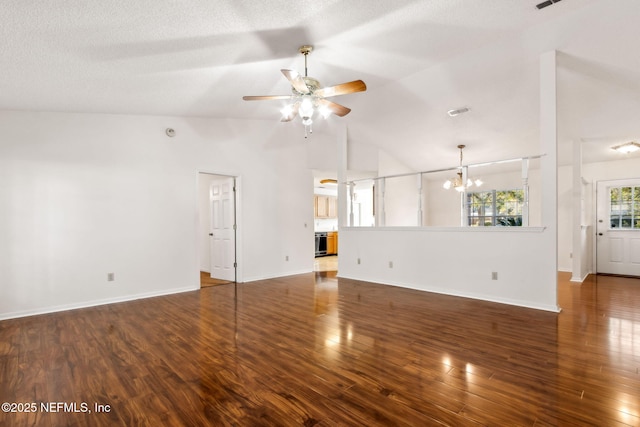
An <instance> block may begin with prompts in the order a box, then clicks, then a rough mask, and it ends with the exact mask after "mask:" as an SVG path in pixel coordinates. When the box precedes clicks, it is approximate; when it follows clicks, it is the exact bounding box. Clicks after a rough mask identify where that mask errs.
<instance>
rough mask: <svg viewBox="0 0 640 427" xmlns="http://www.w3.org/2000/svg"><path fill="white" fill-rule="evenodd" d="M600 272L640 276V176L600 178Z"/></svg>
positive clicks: (598, 269)
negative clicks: (606, 179)
mask: <svg viewBox="0 0 640 427" xmlns="http://www.w3.org/2000/svg"><path fill="white" fill-rule="evenodd" d="M596 200H597V201H596V221H597V222H596V272H597V273H602V274H615V275H622V276H638V277H640V179H625V180H615V181H599V182H598V183H597V188H596Z"/></svg>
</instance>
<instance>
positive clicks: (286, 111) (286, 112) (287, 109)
mask: <svg viewBox="0 0 640 427" xmlns="http://www.w3.org/2000/svg"><path fill="white" fill-rule="evenodd" d="M280 114H282V117H283V118H289V117H291V115H292V114H293V105H291V104H287V105H285V106H284V107H282V108H281V109H280Z"/></svg>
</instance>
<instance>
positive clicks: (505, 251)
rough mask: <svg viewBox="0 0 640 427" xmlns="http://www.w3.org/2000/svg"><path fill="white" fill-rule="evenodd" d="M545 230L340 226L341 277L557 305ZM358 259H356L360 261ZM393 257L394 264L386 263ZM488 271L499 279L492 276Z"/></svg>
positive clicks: (509, 301)
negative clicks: (550, 277) (358, 227)
mask: <svg viewBox="0 0 640 427" xmlns="http://www.w3.org/2000/svg"><path fill="white" fill-rule="evenodd" d="M544 233H545V231H544V230H543V229H542V228H529V229H518V230H514V229H513V228H512V227H510V228H507V227H491V228H485V229H483V228H466V229H462V228H460V227H455V228H415V227H388V228H382V229H376V228H371V229H366V228H365V229H362V228H360V229H357V228H345V229H343V230H341V235H340V245H341V246H340V251H341V252H340V272H339V273H340V277H345V278H352V279H357V280H366V281H371V282H377V283H383V284H389V285H395V286H402V287H407V288H413V289H419V290H423V291H429V292H438V293H444V294H448V295H457V296H464V297H470V298H477V299H483V300H487V301H495V302H502V303H507V304H513V305H519V306H524V307H531V308H536V309H542V310H548V311H557V306H556V304H555V301H556V283H555V281H551V280H548V277H547V276H546V272H547V271H548V270H549V268H554V267H555V266H549V265H545V263H546V261H545V257H544V253H545V245H546V240H545V239H544ZM358 260H360V263H358ZM389 262H392V263H393V267H392V268H391V267H390V266H389ZM492 272H497V273H498V280H492Z"/></svg>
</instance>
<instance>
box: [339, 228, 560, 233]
mask: <svg viewBox="0 0 640 427" xmlns="http://www.w3.org/2000/svg"><path fill="white" fill-rule="evenodd" d="M546 228H547V227H498V226H496V227H410V226H407V227H340V231H346V232H349V231H365V232H373V231H413V232H426V233H428V232H442V231H447V232H459V233H542V232H543V231H544V230H545V229H546Z"/></svg>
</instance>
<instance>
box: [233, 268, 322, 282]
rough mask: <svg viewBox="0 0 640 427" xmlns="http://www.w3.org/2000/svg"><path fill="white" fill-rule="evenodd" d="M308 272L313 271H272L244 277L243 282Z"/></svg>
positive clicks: (311, 271)
mask: <svg viewBox="0 0 640 427" xmlns="http://www.w3.org/2000/svg"><path fill="white" fill-rule="evenodd" d="M308 273H313V270H296V271H287V272H285V273H272V274H265V275H260V276H253V277H248V278H247V279H245V281H244V282H243V283H249V282H258V281H260V280H270V279H279V278H281V277H288V276H297V275H299V274H308Z"/></svg>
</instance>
